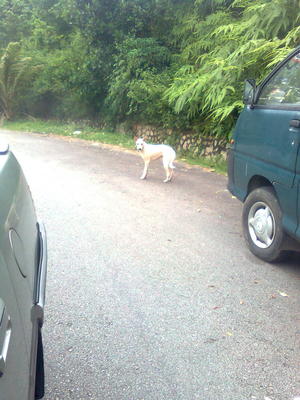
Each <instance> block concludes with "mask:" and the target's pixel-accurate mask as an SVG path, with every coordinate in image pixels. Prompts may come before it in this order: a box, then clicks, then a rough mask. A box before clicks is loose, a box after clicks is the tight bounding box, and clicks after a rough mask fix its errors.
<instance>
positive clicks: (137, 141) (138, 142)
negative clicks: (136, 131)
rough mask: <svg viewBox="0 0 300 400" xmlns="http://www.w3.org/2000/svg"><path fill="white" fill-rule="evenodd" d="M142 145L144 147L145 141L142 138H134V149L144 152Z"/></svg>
mask: <svg viewBox="0 0 300 400" xmlns="http://www.w3.org/2000/svg"><path fill="white" fill-rule="evenodd" d="M144 145H145V141H144V139H143V138H141V137H139V138H135V148H136V149H137V150H138V151H143V150H144Z"/></svg>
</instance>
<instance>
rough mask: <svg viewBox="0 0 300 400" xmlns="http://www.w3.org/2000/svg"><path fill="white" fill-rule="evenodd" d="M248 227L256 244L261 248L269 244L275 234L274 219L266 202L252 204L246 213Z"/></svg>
mask: <svg viewBox="0 0 300 400" xmlns="http://www.w3.org/2000/svg"><path fill="white" fill-rule="evenodd" d="M248 229H249V233H250V236H251V239H252V241H253V243H254V244H255V245H256V246H258V247H260V248H262V249H266V248H267V247H270V246H271V244H272V243H273V241H274V236H275V219H274V215H273V213H272V211H271V209H270V208H269V207H268V205H267V204H265V203H264V202H258V203H255V204H253V206H252V207H251V208H250V211H249V214H248Z"/></svg>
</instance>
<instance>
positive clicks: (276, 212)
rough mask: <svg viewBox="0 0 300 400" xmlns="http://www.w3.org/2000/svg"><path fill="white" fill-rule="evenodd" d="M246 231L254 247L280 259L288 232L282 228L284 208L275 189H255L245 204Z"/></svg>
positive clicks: (270, 258)
mask: <svg viewBox="0 0 300 400" xmlns="http://www.w3.org/2000/svg"><path fill="white" fill-rule="evenodd" d="M242 221H243V233H244V237H245V241H246V243H247V246H248V247H249V249H250V251H251V252H252V253H253V254H254V255H256V256H257V257H259V258H261V259H262V260H264V261H268V262H278V261H280V260H282V258H283V257H284V255H285V252H284V251H283V244H284V242H285V239H286V234H285V233H284V231H283V229H282V211H281V208H280V205H279V202H278V200H277V197H276V195H275V192H274V189H273V188H272V187H269V186H263V187H261V188H258V189H255V190H253V191H252V192H251V193H250V194H249V195H248V197H247V198H246V200H245V202H244V206H243V217H242Z"/></svg>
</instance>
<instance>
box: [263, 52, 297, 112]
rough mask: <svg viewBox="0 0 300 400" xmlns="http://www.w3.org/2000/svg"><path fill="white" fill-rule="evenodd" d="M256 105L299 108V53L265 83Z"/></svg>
mask: <svg viewBox="0 0 300 400" xmlns="http://www.w3.org/2000/svg"><path fill="white" fill-rule="evenodd" d="M257 104H261V105H278V104H282V105H292V106H295V105H296V106H297V105H298V106H300V52H299V53H298V54H296V55H295V56H293V57H292V58H291V59H290V60H289V61H288V62H287V63H286V64H284V66H283V67H282V68H280V70H279V71H277V72H276V74H275V75H274V76H272V78H271V79H270V80H269V81H268V82H267V84H266V85H265V86H264V87H263V89H262V91H261V93H260V96H259V100H258V102H257Z"/></svg>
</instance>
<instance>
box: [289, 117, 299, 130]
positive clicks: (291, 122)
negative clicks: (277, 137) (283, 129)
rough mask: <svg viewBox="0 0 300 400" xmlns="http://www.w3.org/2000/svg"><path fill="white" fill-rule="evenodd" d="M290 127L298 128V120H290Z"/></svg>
mask: <svg viewBox="0 0 300 400" xmlns="http://www.w3.org/2000/svg"><path fill="white" fill-rule="evenodd" d="M290 126H292V127H293V128H300V120H299V119H292V120H290Z"/></svg>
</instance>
